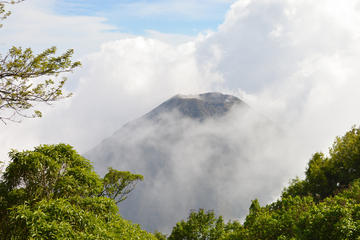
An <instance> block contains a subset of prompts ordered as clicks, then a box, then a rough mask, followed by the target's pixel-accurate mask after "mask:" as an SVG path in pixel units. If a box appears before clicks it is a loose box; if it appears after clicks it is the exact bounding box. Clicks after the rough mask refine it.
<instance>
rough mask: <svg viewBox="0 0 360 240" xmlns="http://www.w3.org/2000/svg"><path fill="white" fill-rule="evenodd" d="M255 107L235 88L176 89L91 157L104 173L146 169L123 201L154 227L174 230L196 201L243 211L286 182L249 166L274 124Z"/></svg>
mask: <svg viewBox="0 0 360 240" xmlns="http://www.w3.org/2000/svg"><path fill="white" fill-rule="evenodd" d="M255 115H256V114H253V113H252V111H251V109H250V108H249V107H248V105H246V104H245V103H244V102H243V101H241V100H240V99H238V98H236V97H234V96H231V95H225V94H221V93H204V94H199V95H187V96H185V95H177V96H174V97H172V98H170V99H169V100H167V101H166V102H164V103H162V104H161V105H159V106H158V107H156V108H155V109H154V110H152V111H150V112H149V113H147V114H145V115H144V116H143V117H141V118H139V119H137V120H135V121H132V122H130V123H128V124H126V125H125V126H123V127H122V128H120V129H119V130H118V131H116V132H115V133H114V134H113V136H111V137H110V138H107V139H105V140H103V141H102V142H101V143H100V144H99V145H98V146H96V147H95V148H93V149H92V150H90V151H89V152H88V153H86V154H85V157H87V158H88V159H90V160H91V161H93V162H94V166H95V170H96V171H97V172H99V173H100V174H101V175H102V174H104V173H105V172H106V169H107V167H110V166H111V167H113V168H115V169H118V170H123V171H131V172H134V173H139V174H142V175H144V182H142V183H140V184H138V185H137V186H136V188H135V190H134V191H133V193H132V194H131V195H130V196H129V198H128V199H127V200H125V201H124V202H122V203H120V204H119V209H120V213H121V215H122V216H123V217H125V218H127V219H130V220H132V221H134V222H136V223H140V224H141V225H143V226H144V227H145V228H146V229H148V230H150V231H154V230H160V231H169V230H170V229H169V228H170V227H171V226H173V225H175V223H176V222H177V221H179V220H181V219H183V218H184V217H185V216H186V215H187V214H188V211H189V210H190V209H197V208H206V209H213V210H216V212H217V213H218V214H221V215H223V216H225V217H230V218H236V217H241V216H242V214H245V213H247V211H248V205H249V202H250V200H251V199H253V198H255V197H259V193H260V194H267V193H268V191H269V190H268V189H272V188H271V185H272V184H277V185H281V184H280V183H277V182H274V180H273V179H266V177H267V176H266V174H267V171H266V173H265V176H262V175H261V174H263V175H264V173H261V174H260V173H256V172H252V171H256V170H258V169H259V170H261V169H262V168H258V167H257V165H256V167H251V166H249V164H250V163H251V161H253V162H256V160H257V158H260V156H259V154H260V153H263V152H265V151H266V148H271V144H268V143H267V142H266V141H267V139H266V136H267V135H269V134H267V132H268V130H269V127H266V128H263V127H262V126H268V125H269V124H268V122H266V121H264V119H263V118H261V117H259V116H257V115H256V116H255ZM265 143H266V144H265ZM264 146H265V147H264ZM260 160H261V161H264V162H265V163H266V164H269V165H271V162H270V161H267V160H266V159H260ZM266 161H267V162H266ZM266 164H265V165H266ZM262 165H264V164H262ZM273 167H274V166H273V165H271V166H269V167H268V168H273ZM264 169H266V167H265V168H264ZM258 178H261V180H263V181H264V184H262V185H259V184H258V182H257V181H258ZM251 179H253V180H251ZM250 186H251V187H250ZM244 191H246V192H244ZM268 195H270V194H268Z"/></svg>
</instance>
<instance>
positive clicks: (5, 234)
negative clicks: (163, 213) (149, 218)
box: [0, 144, 155, 240]
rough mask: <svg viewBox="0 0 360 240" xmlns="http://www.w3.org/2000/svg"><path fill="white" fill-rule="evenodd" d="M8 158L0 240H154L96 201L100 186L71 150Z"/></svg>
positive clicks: (46, 148)
mask: <svg viewBox="0 0 360 240" xmlns="http://www.w3.org/2000/svg"><path fill="white" fill-rule="evenodd" d="M9 155H10V159H11V162H10V164H9V166H8V167H7V168H6V170H5V172H4V174H3V179H2V180H1V181H0V239H4V240H5V239H155V237H154V236H153V235H152V234H150V233H147V232H145V231H143V230H141V229H140V227H139V226H137V225H133V224H132V223H130V222H129V221H126V220H124V219H122V218H121V217H120V215H119V214H118V209H117V206H116V202H115V201H114V200H113V199H111V198H108V197H103V196H99V195H100V193H101V192H102V191H103V190H104V185H103V182H104V180H102V179H100V178H99V176H98V175H97V174H96V173H95V172H94V171H93V168H92V166H91V164H90V162H89V161H88V160H87V159H85V158H83V157H82V156H80V155H79V154H78V153H77V152H76V151H75V150H74V149H73V148H72V147H71V146H69V145H65V144H58V145H42V146H39V147H36V148H35V149H34V150H33V151H23V152H18V151H15V150H13V151H11V152H10V154H9Z"/></svg>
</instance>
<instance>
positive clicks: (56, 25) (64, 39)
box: [0, 0, 129, 56]
mask: <svg viewBox="0 0 360 240" xmlns="http://www.w3.org/2000/svg"><path fill="white" fill-rule="evenodd" d="M54 2H55V0H47V1H44V0H33V1H25V2H23V3H20V4H15V5H13V6H9V9H10V10H11V11H12V14H11V15H10V16H9V17H8V18H7V19H6V20H5V21H4V27H3V28H2V29H0V31H1V33H2V34H1V39H0V49H1V51H5V50H6V49H8V48H10V47H11V46H13V45H15V46H23V47H32V48H33V49H35V50H38V51H39V50H43V49H45V48H48V47H51V46H57V47H58V48H59V49H60V50H61V51H64V50H66V49H69V48H73V49H76V51H75V53H76V55H77V56H83V55H84V54H87V53H90V52H93V51H96V50H98V48H99V46H100V44H101V43H102V42H104V41H109V40H115V39H121V38H125V37H129V35H128V34H123V33H119V32H116V31H113V30H115V27H114V26H111V25H108V24H106V23H105V21H106V19H104V18H100V17H91V16H90V17H88V16H61V15H57V14H55V13H54V12H53V11H52V9H53V7H54Z"/></svg>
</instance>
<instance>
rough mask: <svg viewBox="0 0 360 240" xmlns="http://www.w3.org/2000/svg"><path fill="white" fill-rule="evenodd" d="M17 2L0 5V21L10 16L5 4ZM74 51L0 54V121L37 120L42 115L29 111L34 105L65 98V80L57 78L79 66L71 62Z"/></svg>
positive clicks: (67, 95)
mask: <svg viewBox="0 0 360 240" xmlns="http://www.w3.org/2000/svg"><path fill="white" fill-rule="evenodd" d="M19 2H22V0H20V1H11V2H6V1H0V20H3V19H5V18H6V17H7V16H9V15H10V12H9V11H6V10H5V4H6V3H19ZM73 53H74V51H73V50H72V49H69V50H67V51H66V52H65V53H64V54H62V55H60V56H55V54H56V47H51V48H48V49H46V50H44V51H43V52H41V53H39V54H34V53H33V51H32V50H31V48H26V49H22V48H21V47H12V48H11V49H9V51H8V52H7V53H6V54H5V55H4V56H3V55H1V54H0V120H1V121H2V122H3V123H6V122H7V121H19V119H20V118H21V117H41V115H42V113H41V112H40V111H39V110H37V109H35V110H31V111H30V109H33V108H34V106H35V104H36V103H47V104H51V103H52V102H54V101H58V100H60V99H63V98H66V97H69V96H70V95H71V94H65V93H64V92H63V90H62V89H63V87H64V84H65V83H66V81H67V79H66V78H60V79H59V78H58V77H59V74H61V73H65V72H72V71H73V70H74V69H75V68H77V67H79V66H80V62H78V61H76V62H73V61H72V60H71V58H72V55H73Z"/></svg>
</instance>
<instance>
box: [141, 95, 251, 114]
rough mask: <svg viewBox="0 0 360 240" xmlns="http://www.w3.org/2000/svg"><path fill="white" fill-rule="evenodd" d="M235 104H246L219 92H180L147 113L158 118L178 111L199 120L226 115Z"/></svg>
mask: <svg viewBox="0 0 360 240" xmlns="http://www.w3.org/2000/svg"><path fill="white" fill-rule="evenodd" d="M234 105H237V106H239V105H245V103H244V102H243V101H241V100H240V99H239V98H237V97H235V96H232V95H226V94H222V93H218V92H209V93H203V94H198V95H181V94H178V95H176V96H174V97H172V98H170V99H169V100H167V101H166V102H164V103H162V104H161V105H160V106H158V107H157V108H155V109H154V110H152V111H151V112H149V113H148V114H146V115H145V117H146V118H148V119H154V120H155V119H157V118H158V117H159V115H160V114H162V113H164V112H172V111H178V112H179V113H180V114H182V115H183V116H185V117H190V118H193V119H198V120H205V119H207V118H215V117H221V116H224V115H225V114H226V113H227V112H228V111H229V110H230V109H231V107H233V106H234Z"/></svg>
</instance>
